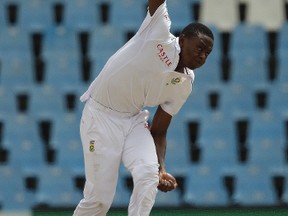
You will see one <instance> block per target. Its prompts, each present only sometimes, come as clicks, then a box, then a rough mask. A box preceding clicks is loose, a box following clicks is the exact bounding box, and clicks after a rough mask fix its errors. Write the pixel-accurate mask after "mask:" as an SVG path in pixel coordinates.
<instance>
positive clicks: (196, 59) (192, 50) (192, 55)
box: [181, 34, 213, 70]
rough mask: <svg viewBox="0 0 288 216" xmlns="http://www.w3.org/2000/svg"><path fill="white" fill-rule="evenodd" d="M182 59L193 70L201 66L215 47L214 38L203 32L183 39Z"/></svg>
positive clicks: (185, 65)
mask: <svg viewBox="0 0 288 216" xmlns="http://www.w3.org/2000/svg"><path fill="white" fill-rule="evenodd" d="M181 40H182V41H181V45H182V46H181V61H182V64H183V65H184V67H188V68H190V69H192V70H194V69H196V68H199V67H201V66H202V65H203V64H204V63H205V61H206V59H207V57H208V55H209V54H210V53H211V51H212V49H213V40H212V39H211V38H210V37H208V36H206V35H203V34H199V35H198V36H195V37H191V38H187V37H185V36H184V37H183V38H182V39H181Z"/></svg>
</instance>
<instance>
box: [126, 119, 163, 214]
mask: <svg viewBox="0 0 288 216" xmlns="http://www.w3.org/2000/svg"><path fill="white" fill-rule="evenodd" d="M122 160H123V163H124V165H125V166H126V167H127V168H128V169H129V171H130V172H131V174H132V178H133V183H134V188H133V192H132V196H131V199H130V204H129V216H140V215H141V216H148V215H149V213H150V211H151V209H152V207H153V205H154V202H155V198H156V194H157V185H158V182H159V176H158V167H159V165H158V159H157V155H156V149H155V144H154V140H153V138H152V136H151V134H150V131H149V130H148V129H147V128H145V125H144V123H143V124H138V125H137V126H135V127H134V128H133V130H132V131H131V133H130V134H129V136H128V137H127V139H126V143H125V146H124V153H123V156H122Z"/></svg>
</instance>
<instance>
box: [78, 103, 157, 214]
mask: <svg viewBox="0 0 288 216" xmlns="http://www.w3.org/2000/svg"><path fill="white" fill-rule="evenodd" d="M148 117H149V112H148V111H142V112H140V113H139V114H137V115H135V116H132V117H131V116H130V117H129V116H128V115H127V114H123V113H119V112H115V111H112V110H111V109H109V108H105V107H103V106H101V105H100V104H98V103H96V102H95V101H93V99H91V98H90V99H88V101H87V102H86V104H85V107H84V110H83V114H82V119H81V123H80V135H81V140H82V145H83V151H84V160H85V177H86V183H85V188H84V198H83V199H82V200H81V201H80V202H79V204H78V206H77V207H76V209H75V211H74V216H105V215H106V214H107V212H108V210H109V208H110V206H111V204H112V202H113V197H114V195H115V191H116V186H117V181H118V169H119V165H120V163H121V162H123V164H124V166H125V167H126V168H127V169H128V170H129V171H130V172H131V174H132V178H133V184H134V188H133V192H132V195H131V198H130V203H129V208H128V215H129V216H147V215H149V214H150V211H151V209H152V207H153V205H154V202H155V198H156V194H157V185H158V182H159V177H158V167H159V165H158V159H157V155H156V148H155V144H154V140H153V138H152V136H151V134H150V131H149V129H148V128H147V127H146V123H147V119H148Z"/></svg>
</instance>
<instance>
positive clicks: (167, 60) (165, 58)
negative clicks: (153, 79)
mask: <svg viewBox="0 0 288 216" xmlns="http://www.w3.org/2000/svg"><path fill="white" fill-rule="evenodd" d="M157 49H158V50H159V52H158V57H159V58H160V60H161V61H162V62H164V63H165V64H166V65H167V66H168V67H170V66H171V65H172V62H171V60H170V58H169V57H168V55H167V53H166V52H165V51H164V48H163V45H162V44H158V45H157Z"/></svg>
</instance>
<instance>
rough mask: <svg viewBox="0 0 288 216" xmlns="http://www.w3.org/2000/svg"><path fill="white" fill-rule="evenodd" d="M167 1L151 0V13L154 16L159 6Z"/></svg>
mask: <svg viewBox="0 0 288 216" xmlns="http://www.w3.org/2000/svg"><path fill="white" fill-rule="evenodd" d="M164 2H165V0H149V2H148V7H149V13H150V15H151V16H153V14H154V13H155V11H156V10H157V8H158V7H159V6H160V5H161V4H163V3H164Z"/></svg>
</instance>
